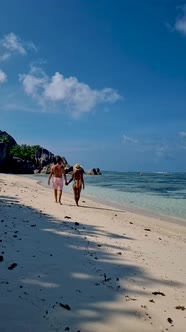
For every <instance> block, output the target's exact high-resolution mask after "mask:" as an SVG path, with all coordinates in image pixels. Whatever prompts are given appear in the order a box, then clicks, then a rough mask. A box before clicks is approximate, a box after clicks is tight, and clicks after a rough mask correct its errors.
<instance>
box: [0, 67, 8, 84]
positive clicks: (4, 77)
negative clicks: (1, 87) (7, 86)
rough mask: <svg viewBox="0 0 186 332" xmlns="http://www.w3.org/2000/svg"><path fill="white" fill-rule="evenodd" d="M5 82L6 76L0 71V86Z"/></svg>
mask: <svg viewBox="0 0 186 332" xmlns="http://www.w3.org/2000/svg"><path fill="white" fill-rule="evenodd" d="M6 80H7V75H6V74H5V73H4V71H2V70H1V69H0V84H2V83H5V82H6Z"/></svg>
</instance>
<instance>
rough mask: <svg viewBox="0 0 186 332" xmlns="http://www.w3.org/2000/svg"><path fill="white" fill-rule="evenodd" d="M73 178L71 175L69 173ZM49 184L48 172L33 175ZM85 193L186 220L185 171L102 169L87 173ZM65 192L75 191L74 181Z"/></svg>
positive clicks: (104, 199)
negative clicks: (105, 170) (91, 173)
mask: <svg viewBox="0 0 186 332" xmlns="http://www.w3.org/2000/svg"><path fill="white" fill-rule="evenodd" d="M67 176H68V178H70V175H67ZM31 177H32V178H34V179H38V181H41V183H42V184H43V185H47V179H48V176H47V175H40V174H39V175H32V176H31ZM84 178H85V185H86V188H85V191H84V192H82V197H83V196H84V197H85V195H87V196H89V197H90V198H92V199H96V200H97V201H100V202H103V201H104V202H107V203H108V204H109V205H110V203H111V202H112V203H113V204H117V205H118V206H120V207H123V208H124V207H126V206H129V207H131V208H141V209H143V210H144V211H146V212H148V213H155V214H158V215H164V216H169V217H170V216H172V217H174V218H181V219H184V221H185V222H186V173H143V174H140V173H139V172H136V173H134V172H103V173H102V175H101V176H99V175H98V176H95V175H92V176H91V175H85V176H84ZM64 191H66V192H72V186H71V184H70V185H69V186H68V187H66V186H64Z"/></svg>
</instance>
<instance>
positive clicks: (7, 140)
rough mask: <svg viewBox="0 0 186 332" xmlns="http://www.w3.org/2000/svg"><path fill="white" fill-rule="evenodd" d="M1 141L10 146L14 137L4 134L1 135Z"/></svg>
mask: <svg viewBox="0 0 186 332" xmlns="http://www.w3.org/2000/svg"><path fill="white" fill-rule="evenodd" d="M0 142H2V143H5V144H6V145H7V146H8V147H9V148H10V147H11V145H12V139H11V137H10V136H9V135H8V134H3V135H1V136H0Z"/></svg>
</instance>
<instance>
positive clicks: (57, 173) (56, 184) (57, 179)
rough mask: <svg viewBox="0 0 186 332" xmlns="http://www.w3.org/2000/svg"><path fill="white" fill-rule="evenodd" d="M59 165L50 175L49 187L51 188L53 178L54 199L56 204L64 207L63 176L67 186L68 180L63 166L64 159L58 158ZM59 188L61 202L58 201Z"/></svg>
mask: <svg viewBox="0 0 186 332" xmlns="http://www.w3.org/2000/svg"><path fill="white" fill-rule="evenodd" d="M56 162H57V164H56V165H54V166H52V167H51V171H50V175H49V178H48V185H49V186H50V180H51V178H52V176H53V188H54V197H55V202H56V203H58V202H59V204H61V205H62V203H61V197H62V190H63V176H64V179H65V184H66V185H67V178H66V174H65V169H64V166H63V164H62V158H61V157H57V158H56ZM58 188H59V200H57V191H58Z"/></svg>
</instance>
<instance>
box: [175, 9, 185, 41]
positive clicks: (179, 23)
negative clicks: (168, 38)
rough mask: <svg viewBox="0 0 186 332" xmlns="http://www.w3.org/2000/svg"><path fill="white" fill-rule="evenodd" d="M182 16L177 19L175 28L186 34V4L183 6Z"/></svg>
mask: <svg viewBox="0 0 186 332" xmlns="http://www.w3.org/2000/svg"><path fill="white" fill-rule="evenodd" d="M181 10H182V16H180V17H178V18H177V19H176V22H175V25H174V29H175V30H176V31H178V32H180V33H182V34H184V35H186V5H185V6H183V7H181Z"/></svg>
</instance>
